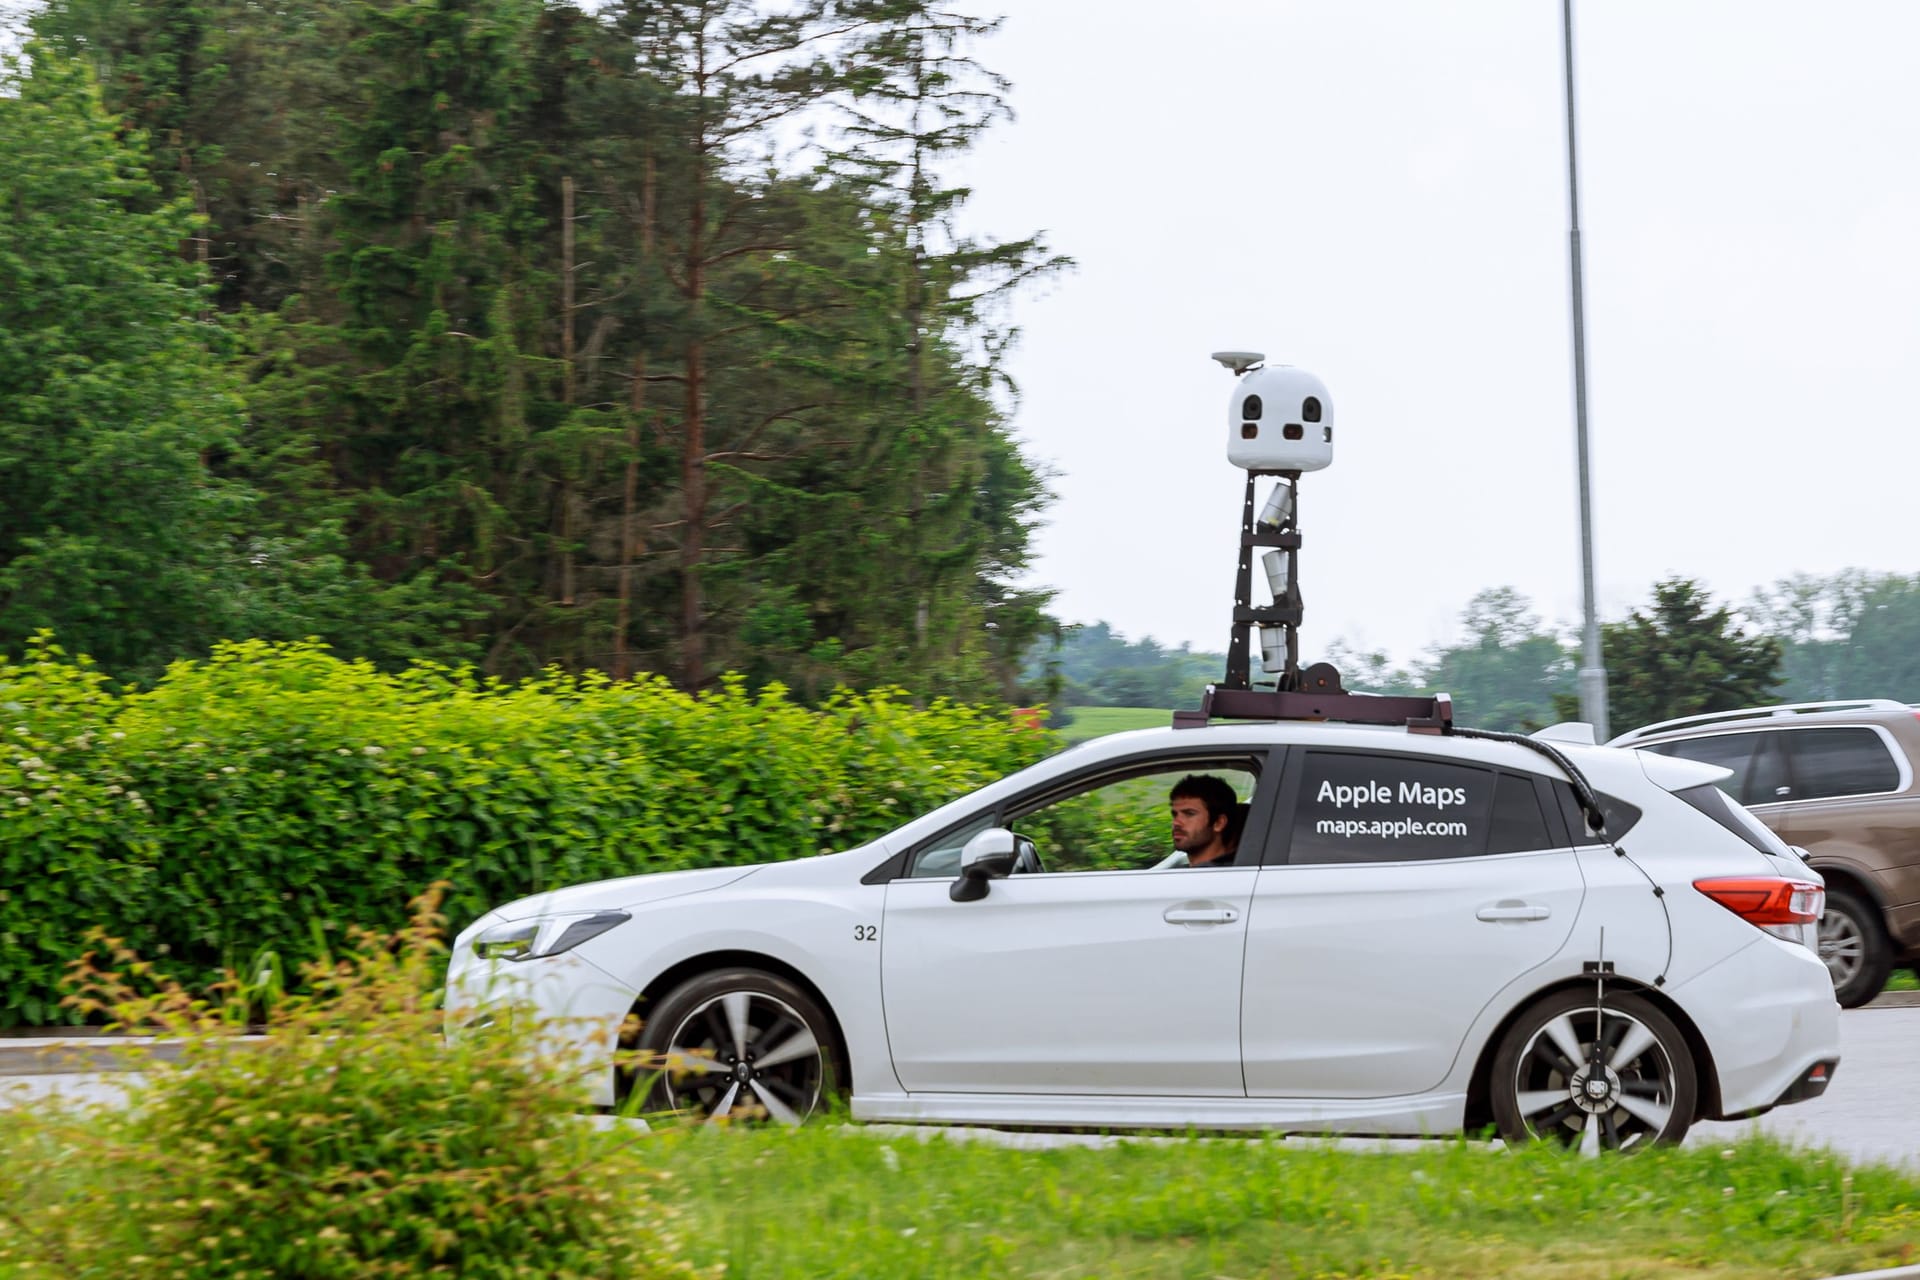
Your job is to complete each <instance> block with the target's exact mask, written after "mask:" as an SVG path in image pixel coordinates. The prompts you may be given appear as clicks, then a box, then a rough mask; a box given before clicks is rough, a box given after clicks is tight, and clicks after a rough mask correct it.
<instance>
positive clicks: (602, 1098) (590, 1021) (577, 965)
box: [444, 931, 640, 1107]
mask: <svg viewBox="0 0 1920 1280" xmlns="http://www.w3.org/2000/svg"><path fill="white" fill-rule="evenodd" d="M470 932H471V931H470ZM468 936H469V935H464V934H463V935H462V937H461V940H460V943H457V944H456V945H455V949H454V953H453V958H452V961H451V963H450V964H449V965H448V967H447V988H446V1003H445V1005H444V1008H445V1011H446V1023H445V1025H446V1031H447V1034H448V1035H449V1036H458V1035H459V1034H460V1031H461V1028H463V1027H467V1026H470V1025H473V1024H474V1023H476V1022H479V1021H481V1020H487V1021H499V1020H501V1019H508V1020H510V1021H511V1022H512V1024H513V1025H514V1027H515V1028H516V1029H521V1028H524V1033H525V1034H526V1035H527V1036H528V1037H529V1038H530V1041H531V1043H530V1046H529V1047H531V1048H533V1049H534V1050H535V1051H536V1052H537V1053H538V1054H539V1056H540V1057H542V1058H544V1059H546V1060H548V1061H551V1062H553V1063H554V1064H555V1065H556V1067H558V1068H559V1069H561V1070H563V1071H565V1072H567V1073H568V1074H570V1075H573V1076H575V1077H577V1079H578V1080H579V1087H580V1091H581V1098H582V1101H583V1102H584V1103H585V1104H586V1105H589V1106H601V1107H605V1106H612V1105H613V1101H614V1078H613V1055H614V1051H615V1049H616V1048H617V1047H618V1044H619V1037H620V1027H621V1024H622V1023H623V1022H625V1021H626V1017H627V1014H628V1013H629V1012H631V1011H632V1009H633V1006H634V1002H635V1001H637V1000H638V999H639V997H640V993H639V992H638V991H635V990H634V989H633V988H631V987H629V986H627V985H626V984H625V983H622V982H619V981H617V980H616V979H614V978H613V977H612V976H610V975H609V974H608V973H607V972H606V971H605V970H604V969H601V968H600V967H599V966H598V965H596V964H594V963H593V962H592V961H590V960H588V959H586V958H585V957H584V956H583V955H582V954H581V952H580V951H569V952H566V953H564V954H562V955H557V956H550V957H547V958H545V959H540V960H518V961H516V960H491V961H489V960H481V959H478V958H477V957H475V956H474V955H473V953H472V951H471V949H469V948H468V947H466V946H465V945H463V944H465V943H466V942H467V940H468Z"/></svg>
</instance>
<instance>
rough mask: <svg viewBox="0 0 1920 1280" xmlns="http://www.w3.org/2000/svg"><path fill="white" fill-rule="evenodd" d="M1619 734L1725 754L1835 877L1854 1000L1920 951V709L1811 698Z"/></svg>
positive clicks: (1832, 906) (1730, 782)
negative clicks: (1817, 700)
mask: <svg viewBox="0 0 1920 1280" xmlns="http://www.w3.org/2000/svg"><path fill="white" fill-rule="evenodd" d="M1609 745H1610V746H1616V747H1640V748H1642V749H1644V750H1647V751H1658V752H1660V753H1661V754H1662V755H1669V756H1683V757H1685V758H1686V759H1688V760H1701V761H1705V762H1706V763H1708V764H1717V765H1724V766H1726V767H1727V768H1729V769H1731V770H1733V776H1732V777H1730V778H1726V779H1723V780H1722V781H1721V783H1720V786H1721V789H1722V790H1724V791H1726V793H1727V794H1728V795H1730V796H1732V797H1733V798H1734V799H1735V800H1738V801H1739V802H1740V803H1741V804H1743V805H1745V806H1746V807H1747V808H1749V809H1751V810H1753V813H1754V816H1755V817H1757V818H1759V819H1760V820H1761V821H1762V822H1765V823H1766V824H1767V825H1768V826H1769V827H1771V828H1773V830H1774V831H1775V832H1776V833H1778V834H1779V836H1780V838H1781V839H1782V840H1785V841H1786V842H1787V843H1788V844H1793V845H1799V846H1800V847H1801V848H1802V849H1805V850H1806V852H1807V860H1808V861H1809V862H1811V863H1812V864H1813V866H1814V867H1815V868H1817V869H1818V870H1819V872H1820V874H1821V875H1822V876H1824V877H1825V878H1826V882H1827V913H1826V915H1825V916H1823V917H1822V918H1821V920H1820V957H1821V959H1823V960H1825V961H1826V962H1827V968H1828V970H1830V971H1831V972H1832V974H1833V988H1834V995H1835V996H1836V997H1837V998H1838V999H1839V1001H1840V1003H1841V1004H1842V1005H1844V1006H1846V1007H1847V1008H1852V1007H1854V1006H1855V1005H1861V1004H1865V1003H1866V1002H1867V1001H1869V1000H1871V999H1873V998H1874V997H1875V996H1876V995H1878V994H1880V990H1881V988H1882V987H1884V986H1885V985H1886V982H1887V972H1888V971H1889V970H1890V969H1892V968H1893V966H1895V965H1913V964H1914V963H1915V962H1916V961H1920V764H1917V763H1916V762H1920V711H1916V710H1915V709H1914V707H1912V706H1909V705H1908V704H1906V703H1904V702H1893V701H1889V700H1886V699H1875V700H1872V701H1865V702H1804V703H1794V704H1792V705H1789V706H1779V707H1756V708H1754V709H1753V710H1750V711H1721V712H1715V713H1713V714H1710V715H1699V716H1687V717H1685V718H1684V719H1680V720H1666V721H1662V722H1661V723H1659V724H1650V725H1647V726H1646V727H1645V728H1642V729H1635V730H1633V731H1631V732H1629V733H1623V734H1621V735H1620V736H1619V737H1617V738H1615V739H1614V740H1613V741H1612V742H1611V743H1610V744H1609Z"/></svg>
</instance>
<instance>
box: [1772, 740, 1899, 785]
mask: <svg viewBox="0 0 1920 1280" xmlns="http://www.w3.org/2000/svg"><path fill="white" fill-rule="evenodd" d="M1786 742H1787V760H1788V766H1789V768H1790V769H1791V771H1792V774H1793V798H1794V799H1795V800H1820V799H1824V798H1826V797H1829V796H1864V795H1873V794H1875V793H1876V792H1881V791H1898V790H1899V789H1900V766H1899V765H1897V764H1895V763H1894V760H1893V756H1892V754H1891V753H1890V752H1889V751H1888V750H1887V744H1886V740H1885V739H1884V738H1882V737H1881V736H1880V735H1879V734H1878V733H1876V732H1874V731H1873V730H1872V729H1869V728H1866V727H1865V726H1864V725H1862V726H1854V727H1846V728H1833V729H1793V730H1790V731H1788V733H1787V735H1786Z"/></svg>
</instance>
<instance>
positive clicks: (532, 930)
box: [472, 911, 633, 960]
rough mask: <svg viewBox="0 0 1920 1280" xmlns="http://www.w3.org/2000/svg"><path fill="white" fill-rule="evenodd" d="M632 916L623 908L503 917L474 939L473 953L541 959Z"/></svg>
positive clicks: (492, 957)
mask: <svg viewBox="0 0 1920 1280" xmlns="http://www.w3.org/2000/svg"><path fill="white" fill-rule="evenodd" d="M631 919H633V917H632V916H631V915H629V914H627V913H626V912H625V911H573V912H567V913H565V914H562V915H552V916H535V917H534V918H533V919H531V920H504V921H502V922H501V923H499V924H496V925H494V926H492V927H491V928H488V929H485V930H482V931H481V933H480V935H479V936H478V937H476V938H475V939H474V940H473V943H472V946H473V954H474V955H476V956H478V957H479V958H480V959H482V960H543V959H545V958H546V957H548V956H557V955H562V954H564V953H566V952H568V951H571V950H573V949H574V948H575V947H577V946H579V945H580V944H581V943H583V942H586V941H587V940H588V939H590V938H597V937H599V936H600V935H601V934H603V933H605V932H606V931H607V930H609V929H611V928H613V927H614V926H615V925H621V924H625V923H626V922H627V921H629V920H631Z"/></svg>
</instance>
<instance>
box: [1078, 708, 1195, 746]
mask: <svg viewBox="0 0 1920 1280" xmlns="http://www.w3.org/2000/svg"><path fill="white" fill-rule="evenodd" d="M1172 723H1173V712H1171V711H1161V710H1159V709H1157V708H1154V707H1075V708H1074V709H1073V722H1072V723H1071V724H1069V725H1068V726H1067V727H1066V728H1064V729H1062V730H1060V736H1061V737H1063V738H1065V739H1066V740H1067V741H1068V742H1085V741H1086V740H1087V739H1088V738H1098V737H1102V736H1104V735H1106V734H1109V733H1119V732H1121V731H1122V730H1126V729H1164V728H1166V727H1167V726H1168V725H1170V724H1172Z"/></svg>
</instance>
